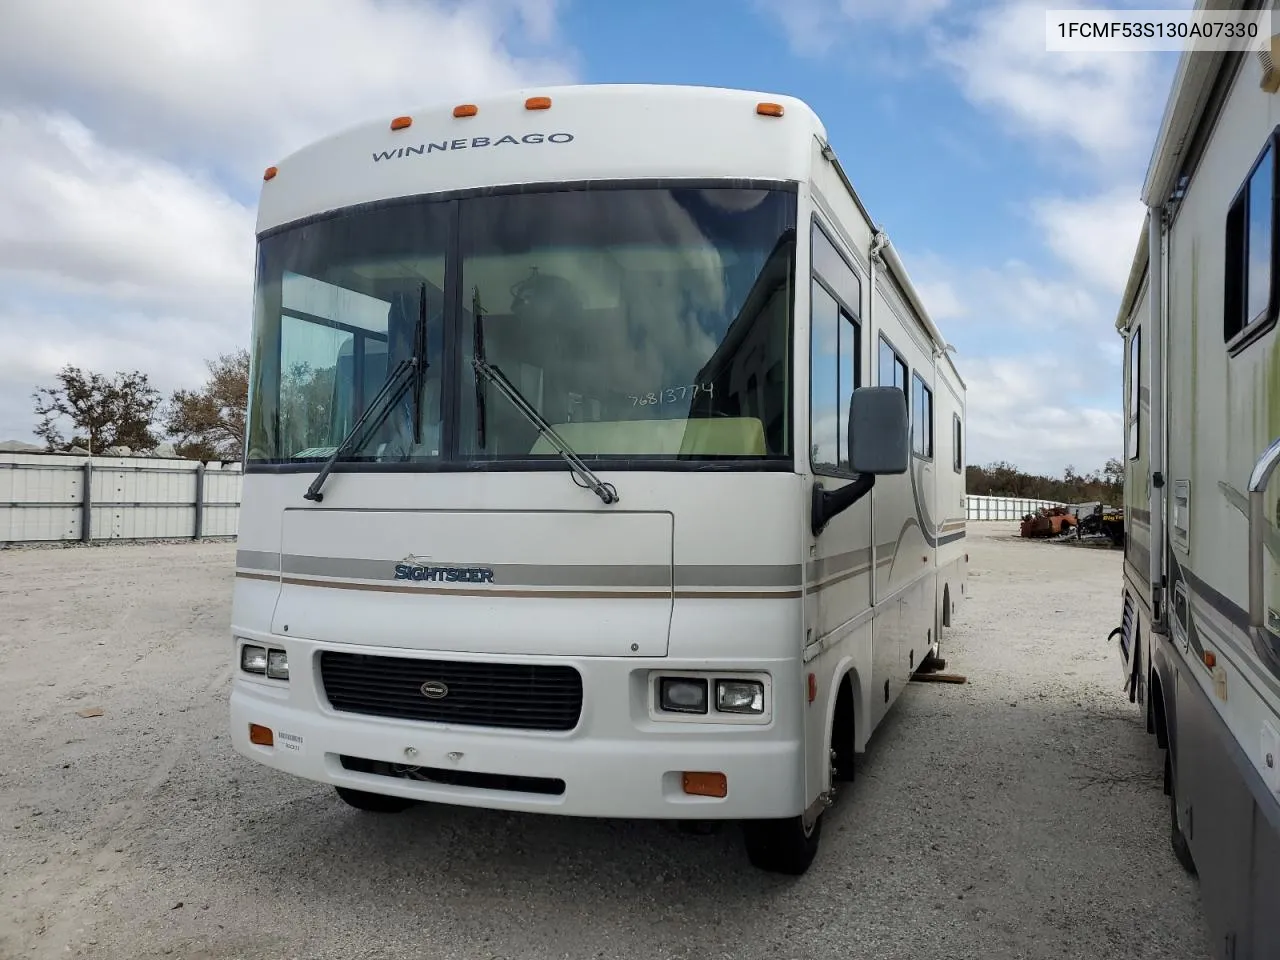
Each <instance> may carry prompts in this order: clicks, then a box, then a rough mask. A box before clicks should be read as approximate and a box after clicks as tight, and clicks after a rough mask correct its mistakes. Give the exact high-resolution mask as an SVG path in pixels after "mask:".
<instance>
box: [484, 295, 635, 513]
mask: <svg viewBox="0 0 1280 960" xmlns="http://www.w3.org/2000/svg"><path fill="white" fill-rule="evenodd" d="M473 319H474V322H475V324H476V336H475V343H476V351H475V356H474V358H473V359H472V361H471V365H472V366H473V367H475V369H476V372H477V373H478V374H480V375H481V376H483V377H484V378H485V379H486V380H488V381H489V382H490V383H492V384H493V385H494V386H495V387H497V388H498V389H499V390H500V391H501V392H502V394H503V395H504V396H505V397H506V398H507V399H508V400H510V401H511V403H512V405H513V406H514V407H515V408H516V409H517V410H519V411H520V412H521V413H522V414H524V416H525V418H526V419H527V420H528V421H529V422H530V423H532V424H533V425H534V426H535V427H537V428H538V432H539V433H540V434H542V436H544V437H546V438H547V441H548V442H549V443H550V444H551V445H552V446H553V447H555V448H556V449H557V450H559V451H560V456H561V457H563V458H564V461H565V463H567V464H568V465H569V469H570V470H572V471H573V474H574V481H575V482H577V480H579V479H581V480H582V483H581V484H579V485H580V486H585V487H586V488H587V489H588V490H590V491H591V492H592V493H594V494H595V495H596V496H597V497H599V498H600V499H601V500H603V501H604V502H605V503H606V504H608V503H617V502H618V500H619V497H618V491H617V489H616V488H615V487H614V485H613V484H611V483H606V482H605V481H603V480H601V479H600V478H599V477H598V476H596V474H595V472H594V471H593V470H592V469H591V468H590V467H588V466H587V465H586V464H585V463H583V461H582V458H581V457H580V456H578V455H577V454H576V453H574V452H573V448H572V447H570V446H569V444H567V443H565V441H564V438H563V437H561V436H560V434H558V433H556V431H555V428H554V427H552V426H551V424H550V423H548V422H547V419H546V417H544V416H543V415H542V414H540V413H539V412H538V408H537V407H535V406H534V405H533V404H531V403H530V402H529V401H528V400H526V399H525V396H524V394H522V393H521V392H520V391H519V390H518V389H516V386H515V384H513V383H512V382H511V381H510V380H508V379H507V377H506V374H504V373H503V372H502V371H501V370H499V369H498V368H497V367H495V366H494V365H493V364H491V363H490V362H489V361H488V360H486V359H485V357H484V332H483V331H482V329H481V327H480V323H481V320H480V316H479V314H476V315H475V316H474V318H473Z"/></svg>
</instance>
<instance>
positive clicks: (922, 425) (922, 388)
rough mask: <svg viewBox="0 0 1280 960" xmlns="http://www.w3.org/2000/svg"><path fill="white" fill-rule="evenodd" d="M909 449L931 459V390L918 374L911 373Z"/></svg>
mask: <svg viewBox="0 0 1280 960" xmlns="http://www.w3.org/2000/svg"><path fill="white" fill-rule="evenodd" d="M911 406H912V409H913V411H914V412H913V414H912V417H911V449H912V451H914V452H915V454H916V455H917V456H920V457H924V458H926V459H929V460H932V459H933V391H932V390H930V389H929V387H928V386H926V385H925V382H924V380H922V379H921V378H920V374H918V373H915V374H912V375H911Z"/></svg>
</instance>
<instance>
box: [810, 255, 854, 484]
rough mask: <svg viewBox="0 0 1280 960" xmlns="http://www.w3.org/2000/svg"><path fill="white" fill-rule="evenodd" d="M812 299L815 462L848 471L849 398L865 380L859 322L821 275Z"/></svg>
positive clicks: (812, 442) (812, 456) (812, 437)
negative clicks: (860, 355)
mask: <svg viewBox="0 0 1280 960" xmlns="http://www.w3.org/2000/svg"><path fill="white" fill-rule="evenodd" d="M811 300H812V310H811V316H812V330H811V334H810V342H811V347H810V366H809V396H810V407H809V433H810V460H811V461H812V464H813V468H814V470H827V471H831V470H848V469H849V450H848V445H849V441H848V436H849V398H850V397H851V396H852V395H853V390H854V388H855V387H857V386H858V385H859V382H860V379H861V378H860V377H859V375H858V371H859V367H860V366H861V364H860V363H859V349H858V340H859V329H858V323H857V321H855V320H854V319H853V317H851V316H850V315H849V313H848V311H847V310H845V309H844V307H843V306H841V305H840V303H839V302H837V300H836V299H835V297H833V296H832V295H831V293H830V292H829V291H828V290H827V288H826V287H825V286H823V284H822V283H821V282H819V281H818V280H817V279H816V278H815V279H814V281H813V286H812V293H811Z"/></svg>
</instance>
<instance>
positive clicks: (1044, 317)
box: [904, 253, 1106, 337]
mask: <svg viewBox="0 0 1280 960" xmlns="http://www.w3.org/2000/svg"><path fill="white" fill-rule="evenodd" d="M904 260H906V262H907V263H908V264H909V266H910V269H911V272H912V275H913V277H918V278H919V279H918V281H913V282H915V285H916V287H917V288H918V289H919V290H920V295H921V298H922V299H923V300H924V303H925V306H926V307H927V308H928V310H929V315H930V316H932V317H933V318H934V320H935V321H937V322H939V323H941V322H943V321H945V320H951V321H953V323H952V325H951V328H952V329H962V330H969V331H979V330H984V331H1003V332H1005V333H1006V334H1009V335H1026V334H1028V333H1029V334H1032V335H1034V336H1037V337H1038V336H1043V335H1044V334H1046V333H1070V332H1072V331H1080V330H1082V329H1087V328H1088V327H1089V325H1090V324H1094V323H1096V322H1097V319H1098V318H1099V317H1101V316H1104V315H1105V314H1106V309H1105V307H1104V306H1103V305H1102V303H1101V302H1100V301H1099V299H1098V298H1097V297H1096V296H1095V294H1094V293H1093V292H1092V291H1091V290H1090V289H1089V288H1088V287H1087V286H1084V285H1082V284H1080V283H1079V282H1077V281H1075V280H1074V279H1072V278H1071V277H1061V276H1057V277H1055V276H1050V275H1047V274H1046V272H1045V271H1044V270H1038V269H1035V268H1033V267H1032V266H1030V265H1029V264H1027V263H1025V262H1023V261H1020V260H1009V261H1007V262H1005V263H1002V264H997V265H994V266H979V267H972V266H967V265H962V264H960V263H959V262H957V261H956V260H953V259H951V258H944V257H940V256H938V255H936V254H929V253H925V254H920V255H912V256H911V257H910V259H907V258H906V257H905V256H904Z"/></svg>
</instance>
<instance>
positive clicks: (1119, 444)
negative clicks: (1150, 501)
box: [963, 349, 1123, 475]
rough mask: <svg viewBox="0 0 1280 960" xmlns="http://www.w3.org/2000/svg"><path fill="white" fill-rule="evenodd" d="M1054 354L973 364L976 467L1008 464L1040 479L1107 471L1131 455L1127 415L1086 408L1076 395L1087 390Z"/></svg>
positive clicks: (969, 373) (969, 376) (971, 423)
mask: <svg viewBox="0 0 1280 960" xmlns="http://www.w3.org/2000/svg"><path fill="white" fill-rule="evenodd" d="M1077 359H1083V358H1079V357H1076V356H1072V355H1070V354H1069V355H1068V356H1067V358H1066V361H1067V362H1064V359H1063V357H1062V356H1061V355H1060V354H1059V353H1057V352H1055V351H1053V350H1048V349H1046V350H1044V351H1041V352H1040V353H1039V354H1038V355H1033V356H996V357H986V358H979V359H971V360H968V361H966V363H965V365H964V367H963V374H964V376H965V379H966V382H967V384H968V386H969V391H968V411H967V413H968V417H967V420H968V436H969V454H968V461H969V462H970V463H973V464H987V463H991V462H993V461H998V460H1005V461H1010V462H1013V463H1014V464H1015V465H1016V466H1018V467H1019V468H1021V469H1023V470H1027V471H1030V472H1033V473H1045V474H1049V475H1061V473H1062V470H1063V468H1064V467H1065V466H1067V465H1068V464H1070V465H1073V466H1074V467H1075V468H1076V469H1077V470H1078V471H1081V472H1088V471H1090V470H1100V469H1101V468H1102V466H1103V465H1104V464H1105V463H1106V462H1107V460H1108V459H1109V458H1111V457H1119V456H1120V455H1121V453H1122V451H1123V430H1122V422H1121V421H1122V418H1121V414H1120V411H1119V410H1116V409H1106V408H1102V407H1101V406H1098V405H1094V404H1089V403H1087V402H1081V401H1080V399H1079V398H1080V394H1079V393H1078V392H1077V390H1076V389H1073V388H1084V387H1087V383H1086V382H1085V380H1084V379H1083V378H1081V377H1080V376H1079V375H1078V374H1075V373H1073V370H1072V368H1073V365H1074V363H1075V362H1076V360H1077Z"/></svg>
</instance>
